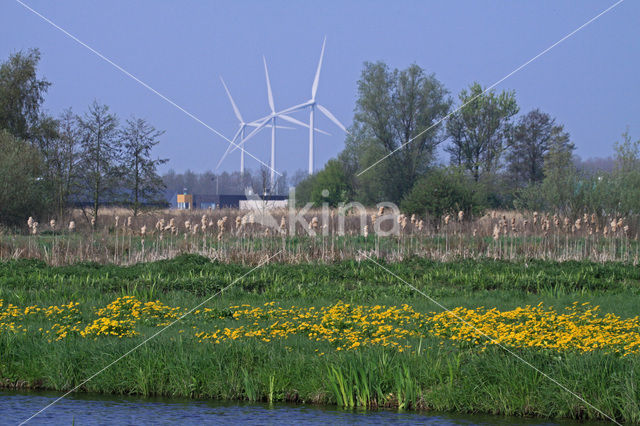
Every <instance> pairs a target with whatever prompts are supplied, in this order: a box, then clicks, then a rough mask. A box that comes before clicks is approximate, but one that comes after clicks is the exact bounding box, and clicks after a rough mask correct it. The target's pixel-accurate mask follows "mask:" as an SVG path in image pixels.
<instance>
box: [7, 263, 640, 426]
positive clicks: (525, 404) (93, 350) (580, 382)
mask: <svg viewBox="0 0 640 426" xmlns="http://www.w3.org/2000/svg"><path fill="white" fill-rule="evenodd" d="M386 267H388V268H389V269H391V270H392V271H393V272H394V273H395V274H397V275H399V276H401V277H403V278H404V279H405V280H407V281H408V282H410V283H411V284H412V285H415V286H416V287H418V288H419V289H420V290H421V291H424V292H425V293H426V294H428V295H430V296H431V297H434V298H435V299H437V300H438V301H439V302H441V303H443V304H444V305H446V306H450V307H455V306H465V307H476V306H486V307H497V308H499V309H511V308H513V307H516V306H522V305H525V304H537V303H538V302H540V301H543V302H544V303H545V304H547V305H552V306H555V307H556V308H561V307H563V306H568V305H570V304H571V303H573V302H574V301H580V302H587V301H588V302H590V303H592V304H594V305H600V306H601V310H602V311H603V312H613V313H616V314H617V315H620V316H622V317H632V316H635V315H637V313H638V296H639V295H640V268H638V267H637V266H633V265H627V264H621V263H607V264H597V263H590V262H566V263H555V262H545V261H533V262H528V263H523V262H519V263H510V262H506V261H494V260H483V261H472V260H464V261H457V262H450V263H439V262H434V261H429V260H424V259H410V260H407V261H404V262H401V263H394V264H388V265H386ZM250 269H251V267H249V266H242V265H233V264H220V263H214V262H210V261H208V260H207V259H205V258H202V257H198V256H193V255H187V256H181V257H178V258H175V259H172V260H165V261H158V262H154V263H148V264H138V265H134V266H130V267H118V266H112V265H98V264H77V265H73V266H65V267H50V266H47V265H45V264H44V263H43V262H39V261H33V260H19V261H10V262H5V263H0V299H3V300H4V301H5V303H13V304H15V305H18V306H26V305H31V304H38V305H45V306H48V305H56V304H58V305H59V304H62V303H68V302H69V301H77V302H79V303H80V306H81V307H83V308H92V307H102V306H105V305H106V304H107V303H109V302H111V301H113V300H114V299H115V298H117V297H119V296H123V295H132V296H135V297H137V298H139V299H140V300H144V301H146V300H156V299H159V300H160V301H162V302H164V303H166V304H168V305H171V306H182V307H192V306H195V305H197V304H198V303H200V302H202V301H203V300H204V299H205V298H207V297H208V296H210V295H212V294H214V293H215V292H217V291H219V290H220V289H222V288H224V287H225V286H227V285H229V284H230V283H232V282H233V281H234V280H235V279H236V278H238V277H240V276H242V275H243V274H244V273H246V272H248V271H249V270H250ZM273 300H276V301H278V303H279V304H280V305H283V306H287V305H289V306H290V305H297V306H319V305H325V304H332V303H335V302H336V301H337V300H342V301H345V302H351V303H358V304H392V305H401V304H404V303H407V304H409V305H411V306H413V307H414V309H415V310H417V311H422V312H426V311H438V310H439V309H438V308H437V306H435V305H433V304H432V303H431V302H430V301H429V300H428V299H426V298H425V297H424V296H422V295H420V294H418V293H417V292H415V291H414V290H412V289H411V288H410V287H409V286H407V285H406V284H403V283H401V282H399V281H398V279H397V278H394V277H393V276H392V275H390V274H389V273H387V272H385V271H384V270H383V269H381V268H380V267H378V266H376V265H375V264H373V263H370V262H361V263H358V262H355V261H346V262H342V263H336V264H329V265H326V264H302V265H281V264H269V265H265V266H264V267H262V268H260V269H258V270H256V271H254V272H253V273H251V274H249V275H248V276H247V277H246V278H245V279H243V280H241V281H239V282H237V283H236V284H235V285H234V286H232V287H231V288H230V289H228V290H227V291H225V292H224V293H223V294H221V295H220V296H218V297H216V298H215V299H213V300H212V301H211V302H210V303H209V305H208V306H210V307H219V308H224V307H227V306H229V305H231V304H241V303H250V304H262V303H264V302H266V301H273ZM87 310H88V309H87ZM189 325H190V323H189V322H188V320H187V319H185V323H179V324H176V326H174V327H172V328H171V329H169V330H167V331H166V332H165V333H163V334H161V335H159V336H158V337H157V338H155V339H153V340H151V341H150V342H149V343H148V344H146V345H144V346H142V347H141V348H139V349H138V350H136V351H134V352H133V353H131V354H130V355H129V356H127V357H125V358H124V359H122V360H121V361H120V362H118V363H116V364H114V365H113V366H112V367H110V368H109V369H108V370H106V371H105V372H104V373H102V374H100V375H99V376H97V377H96V378H94V379H93V380H91V381H89V382H88V383H86V384H85V385H83V386H82V387H81V389H80V390H82V391H88V392H102V393H117V394H138V395H145V396H149V395H162V396H176V397H177V396H181V397H183V396H184V397H198V398H216V399H227V400H232V399H242V400H251V401H256V400H260V401H296V402H303V401H304V402H311V403H328V404H338V405H341V406H345V407H353V406H368V407H376V406H377V407H380V406H391V407H398V408H401V409H433V410H443V411H456V412H474V413H478V412H483V413H493V414H508V415H521V416H541V417H569V418H575V419H599V418H602V416H601V415H600V414H599V413H598V412H597V411H596V410H594V409H593V408H592V407H590V406H588V405H586V404H584V403H583V402H581V401H580V400H578V399H576V398H575V397H573V396H572V395H571V394H570V393H568V392H566V391H564V390H562V389H561V388H559V387H558V386H557V385H556V384H554V383H553V382H552V381H550V380H549V379H547V378H545V377H544V376H543V375H541V374H540V373H538V372H536V371H535V370H534V369H531V368H530V367H527V366H526V365H524V364H523V363H522V362H520V361H518V360H517V359H516V358H515V357H513V356H512V355H510V354H508V353H506V352H505V351H503V350H502V349H500V348H497V347H488V348H487V349H486V350H485V351H480V350H478V348H476V347H472V346H470V345H459V346H454V345H452V344H450V343H449V342H445V344H440V343H441V341H440V340H438V339H436V338H428V339H423V340H421V341H419V342H412V344H413V347H414V348H417V350H416V351H415V352H414V353H398V352H396V351H394V350H392V349H384V348H365V349H363V350H358V351H352V352H347V353H343V352H336V351H335V349H334V348H333V347H332V346H331V345H330V344H328V343H319V342H311V341H309V340H307V339H303V338H300V337H293V338H289V339H288V340H274V341H272V342H269V343H266V342H260V341H247V340H243V341H237V342H225V343H221V344H218V345H214V344H209V343H198V342H197V340H194V339H189V338H187V337H186V336H185V335H183V334H180V333H179V329H181V328H185V327H187V326H189ZM139 331H140V336H137V337H133V338H122V339H118V338H109V337H107V338H98V339H97V340H92V339H83V338H80V337H78V336H70V337H69V338H67V339H64V340H61V341H58V342H51V343H49V342H47V340H46V339H43V338H42V337H41V336H39V335H35V334H24V333H18V334H12V333H6V332H4V333H2V332H0V383H2V384H3V385H4V386H7V387H12V386H20V387H36V388H47V389H53V390H68V389H71V388H73V387H74V386H76V385H78V384H80V383H82V381H83V380H84V379H86V378H88V377H90V376H91V375H92V374H94V373H95V372H96V371H97V370H99V369H100V368H101V367H103V366H106V365H108V364H109V363H110V362H112V361H114V360H115V359H117V358H118V357H120V356H121V355H122V354H124V353H126V352H127V351H128V350H130V349H132V348H133V347H135V346H136V345H137V344H139V343H140V342H141V341H142V340H143V339H144V337H145V336H148V335H150V334H151V333H153V332H155V331H157V327H142V328H141V329H140V330H139ZM318 351H319V352H324V353H325V354H326V355H325V356H318ZM515 352H516V353H517V354H518V355H519V356H521V357H522V358H523V359H525V360H526V361H527V362H530V363H531V364H533V365H535V366H536V367H537V368H539V369H540V370H541V371H543V372H545V373H546V374H548V375H549V376H551V377H553V378H554V379H556V380H557V381H559V382H560V383H562V384H563V385H565V386H566V387H567V388H569V389H571V390H572V391H575V392H576V393H579V394H580V395H582V396H583V397H584V398H585V399H586V400H587V401H588V402H589V403H591V404H593V405H594V406H596V407H597V408H599V409H601V410H603V411H604V412H605V413H607V414H609V415H612V416H614V417H615V418H616V419H618V420H621V421H627V422H636V423H637V422H640V359H638V357H637V356H630V357H626V358H621V357H618V356H615V355H609V354H605V353H599V352H594V353H589V354H578V353H555V352H551V351H542V350H540V351H537V350H527V349H517V350H515Z"/></svg>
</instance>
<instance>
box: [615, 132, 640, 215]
mask: <svg viewBox="0 0 640 426" xmlns="http://www.w3.org/2000/svg"><path fill="white" fill-rule="evenodd" d="M614 149H615V151H616V155H615V162H616V167H615V170H614V172H613V180H614V182H615V193H616V195H617V197H616V198H617V199H618V205H617V206H616V210H617V211H618V212H621V213H625V214H628V213H630V212H639V211H640V139H638V140H636V141H634V140H632V139H631V136H630V135H629V131H628V130H627V131H625V132H624V133H623V134H622V142H616V143H615V144H614Z"/></svg>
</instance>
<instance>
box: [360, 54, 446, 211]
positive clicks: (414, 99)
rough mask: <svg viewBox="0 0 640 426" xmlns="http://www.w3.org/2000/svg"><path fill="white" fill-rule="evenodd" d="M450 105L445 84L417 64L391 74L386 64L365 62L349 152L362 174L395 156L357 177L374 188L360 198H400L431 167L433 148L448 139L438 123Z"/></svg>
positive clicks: (392, 71) (375, 199)
mask: <svg viewBox="0 0 640 426" xmlns="http://www.w3.org/2000/svg"><path fill="white" fill-rule="evenodd" d="M450 105H451V100H450V99H449V98H448V92H447V90H446V89H445V87H444V86H443V85H442V83H440V82H439V81H438V80H437V79H436V78H435V76H434V75H433V74H426V73H425V71H424V70H423V69H422V68H420V67H419V66H417V65H411V66H409V67H408V68H407V69H404V70H397V69H395V70H390V69H389V67H388V66H387V65H386V64H384V63H382V62H377V63H371V62H366V63H365V64H364V69H363V71H362V75H361V78H360V80H359V81H358V100H357V101H356V111H355V116H354V126H353V130H354V131H353V132H352V136H351V137H350V138H349V139H348V141H347V144H348V149H349V151H350V153H351V154H350V155H353V158H352V160H354V163H353V164H355V166H356V167H355V168H357V169H358V170H364V169H366V168H367V167H369V166H371V165H373V164H375V163H376V162H377V161H378V160H380V159H381V158H382V157H383V156H385V155H389V154H392V153H393V155H390V156H389V157H388V158H386V159H385V160H384V161H382V162H380V163H379V164H377V165H375V166H374V167H372V168H371V169H370V170H369V171H367V172H366V173H364V174H363V175H362V176H360V177H359V178H358V179H357V180H358V182H364V185H363V187H364V188H365V189H368V190H371V189H373V191H371V192H365V194H361V197H360V198H363V199H366V201H369V202H374V201H380V199H384V200H388V201H395V202H398V201H400V199H402V196H403V195H404V194H405V193H406V192H407V191H409V190H410V189H411V187H412V186H413V184H414V183H415V181H416V180H417V179H418V177H419V176H421V175H422V174H423V173H424V172H425V171H426V170H427V169H428V167H429V165H430V164H432V162H433V159H434V152H435V148H436V147H437V145H438V144H439V143H440V142H442V141H443V140H444V134H443V131H442V130H443V129H442V126H441V125H440V124H437V125H436V123H438V122H439V121H440V120H441V119H442V118H444V117H445V116H446V114H447V113H448V111H449V107H450ZM418 135H419V136H418ZM352 171H353V170H352Z"/></svg>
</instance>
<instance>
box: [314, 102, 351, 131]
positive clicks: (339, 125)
mask: <svg viewBox="0 0 640 426" xmlns="http://www.w3.org/2000/svg"><path fill="white" fill-rule="evenodd" d="M316 107H318V109H319V110H320V112H322V113H323V114H324V115H325V116H327V118H328V119H329V120H331V121H333V122H334V123H335V125H336V126H338V127H340V128H341V129H342V130H343V131H344V132H345V133H349V131H348V130H347V128H346V127H344V124H342V123H341V122H340V120H338V119H337V118H336V117H335V116H334V115H333V114H331V112H330V111H329V110H328V109H326V108H325V107H323V106H322V105H320V104H316Z"/></svg>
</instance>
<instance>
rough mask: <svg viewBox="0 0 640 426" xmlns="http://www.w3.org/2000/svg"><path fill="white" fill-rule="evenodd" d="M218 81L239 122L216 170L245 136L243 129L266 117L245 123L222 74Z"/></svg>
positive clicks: (242, 164) (282, 127)
mask: <svg viewBox="0 0 640 426" xmlns="http://www.w3.org/2000/svg"><path fill="white" fill-rule="evenodd" d="M220 81H221V82H222V86H223V87H224V90H225V92H227V97H228V98H229V102H231V106H232V107H233V112H234V113H235V115H236V118H237V119H238V123H239V128H238V130H237V131H236V133H235V135H234V136H233V139H231V142H232V143H230V144H229V145H228V146H227V150H226V151H225V152H224V155H223V156H222V158H221V159H220V161H218V165H217V166H216V170H218V168H220V165H221V164H222V161H223V160H224V159H225V158H226V156H227V155H228V154H229V153H230V152H232V151H233V150H232V148H235V147H237V146H238V144H236V140H238V138H240V140H241V141H242V140H243V139H244V137H245V130H246V128H247V127H258V126H259V125H260V123H261V122H262V120H263V119H264V118H266V117H262V118H260V119H258V120H255V121H252V122H250V123H245V121H244V119H243V118H242V114H240V109H239V108H238V106H237V105H236V103H235V102H234V100H233V97H232V96H231V92H230V91H229V88H228V87H227V85H226V84H225V82H224V79H223V78H222V76H220ZM279 128H280V129H292V127H285V126H279ZM240 175H244V149H241V150H240Z"/></svg>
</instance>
